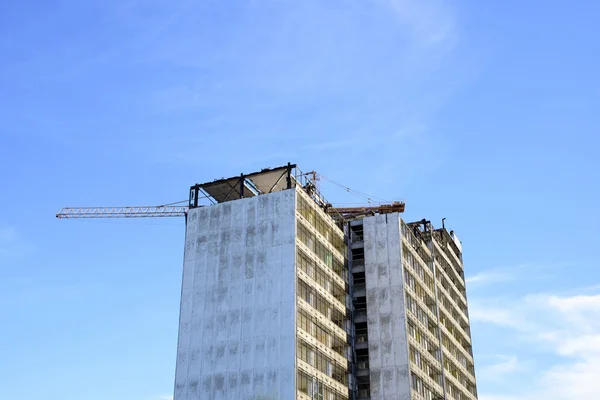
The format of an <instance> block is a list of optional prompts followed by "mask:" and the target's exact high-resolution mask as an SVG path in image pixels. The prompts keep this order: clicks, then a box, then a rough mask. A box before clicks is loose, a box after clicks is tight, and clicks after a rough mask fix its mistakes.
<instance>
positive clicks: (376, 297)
mask: <svg viewBox="0 0 600 400" xmlns="http://www.w3.org/2000/svg"><path fill="white" fill-rule="evenodd" d="M363 230H364V239H365V240H364V243H365V244H364V246H365V281H366V287H367V324H368V332H369V368H370V378H371V399H372V400H409V399H410V378H409V376H410V374H409V367H408V345H407V337H406V322H405V319H406V315H405V306H404V287H403V278H402V253H401V252H402V245H401V236H400V232H401V231H400V217H399V214H398V213H393V214H387V215H376V216H372V217H368V218H365V219H364V222H363Z"/></svg>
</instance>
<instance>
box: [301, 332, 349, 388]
mask: <svg viewBox="0 0 600 400" xmlns="http://www.w3.org/2000/svg"><path fill="white" fill-rule="evenodd" d="M298 358H299V359H300V360H302V361H304V362H305V363H307V364H308V365H311V366H313V367H315V368H316V369H318V370H319V371H321V372H322V373H324V374H325V375H327V376H328V377H330V378H333V379H335V380H336V381H338V382H339V383H341V384H343V385H346V384H347V383H348V376H347V374H348V368H347V367H346V366H344V365H341V364H339V363H337V362H336V361H335V360H332V359H330V358H329V357H327V356H326V355H325V354H323V353H322V352H320V351H319V350H318V349H316V348H315V347H313V346H311V345H310V344H308V343H306V342H305V341H304V340H302V339H299V340H298Z"/></svg>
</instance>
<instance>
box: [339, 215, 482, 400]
mask: <svg viewBox="0 0 600 400" xmlns="http://www.w3.org/2000/svg"><path fill="white" fill-rule="evenodd" d="M348 228H349V233H350V241H351V245H350V246H351V247H350V248H351V251H350V253H351V255H350V267H351V274H352V284H351V288H352V290H351V291H352V297H353V305H354V312H353V316H354V318H353V323H354V328H355V332H356V340H355V347H354V349H355V354H356V367H355V371H356V372H355V373H356V379H357V386H356V392H355V393H356V398H357V400H391V399H394V400H396V399H400V400H423V399H425V400H442V399H452V400H475V399H477V389H476V383H475V372H474V367H473V354H472V347H471V336H470V329H469V319H468V310H467V300H466V290H465V280H464V272H463V265H462V249H461V247H460V242H458V239H456V236H455V235H454V234H453V233H452V232H450V233H449V232H447V231H446V230H445V229H444V228H442V229H436V230H434V229H433V227H432V225H431V223H430V222H429V221H425V220H422V221H419V222H414V223H409V224H407V223H405V222H404V221H402V219H401V218H400V216H399V214H396V213H392V214H384V215H375V216H369V217H365V218H363V219H360V220H355V221H351V222H350V223H349V226H348ZM363 288H364V289H363ZM365 331H366V332H367V334H365Z"/></svg>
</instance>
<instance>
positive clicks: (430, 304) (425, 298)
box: [404, 268, 436, 314]
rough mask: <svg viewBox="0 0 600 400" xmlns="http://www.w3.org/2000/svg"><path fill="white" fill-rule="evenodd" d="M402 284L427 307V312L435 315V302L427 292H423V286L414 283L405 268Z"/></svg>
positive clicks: (414, 280)
mask: <svg viewBox="0 0 600 400" xmlns="http://www.w3.org/2000/svg"><path fill="white" fill-rule="evenodd" d="M404 282H405V283H406V285H407V286H408V287H409V288H410V289H411V290H412V291H413V292H414V293H415V295H416V296H417V298H419V299H420V300H421V301H422V302H423V303H424V304H426V305H427V308H429V311H431V312H432V313H433V314H435V313H436V310H435V300H434V299H433V298H432V297H431V296H430V295H429V294H428V293H427V291H425V289H423V286H421V285H420V284H419V283H417V282H416V279H415V277H414V276H413V275H412V274H411V273H410V272H409V271H408V269H407V268H404Z"/></svg>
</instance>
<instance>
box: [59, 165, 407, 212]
mask: <svg viewBox="0 0 600 400" xmlns="http://www.w3.org/2000/svg"><path fill="white" fill-rule="evenodd" d="M309 177H310V178H312V179H310V178H309ZM284 178H285V179H284ZM321 178H325V177H323V176H322V175H320V174H317V173H316V172H315V171H311V172H309V173H306V174H304V173H302V172H301V171H300V170H299V169H298V168H297V167H296V165H295V164H290V163H288V164H287V165H286V166H282V167H277V168H273V169H271V168H265V169H262V170H261V171H259V172H254V173H251V174H241V175H240V176H237V177H231V178H222V179H218V180H214V181H212V182H206V183H203V184H196V185H194V186H192V187H191V188H190V197H189V202H188V201H187V200H186V201H179V202H176V203H169V204H164V205H159V206H124V207H66V208H62V209H61V210H59V211H58V212H57V213H56V217H57V218H60V219H67V218H159V217H185V216H187V213H188V210H189V209H190V208H196V207H203V206H202V205H200V204H199V202H198V200H199V199H200V198H205V199H208V200H209V201H211V202H212V203H221V202H225V201H231V200H236V199H242V198H249V197H254V196H258V195H262V194H267V193H272V192H273V191H279V190H284V189H286V188H287V189H290V188H292V187H294V186H296V185H299V186H301V187H302V188H303V189H304V190H305V191H306V192H307V193H308V194H309V195H310V196H311V197H312V198H313V199H314V200H315V202H316V203H317V204H319V205H320V207H321V208H322V209H323V210H324V211H325V212H326V213H327V214H329V215H331V217H333V218H334V219H336V220H338V221H340V220H348V219H353V218H357V217H360V216H363V215H372V214H387V213H392V212H404V207H405V204H404V202H399V201H395V202H393V203H391V204H375V205H373V204H372V203H371V199H370V198H369V197H368V196H366V195H365V194H363V193H360V192H355V191H353V190H351V189H349V188H347V187H343V186H342V185H340V184H338V183H336V182H333V181H331V180H330V179H328V178H325V179H327V180H328V181H330V182H331V183H333V184H336V185H338V186H341V187H343V188H344V189H345V190H347V191H348V192H352V193H354V194H356V195H359V196H361V197H363V198H364V199H365V200H367V201H368V202H369V205H368V206H363V207H334V206H332V205H331V204H330V203H328V202H326V201H325V199H324V198H323V197H322V196H321V195H320V194H319V192H318V188H317V186H316V182H318V181H319V180H320V179H321ZM186 202H188V205H181V204H182V203H186Z"/></svg>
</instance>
